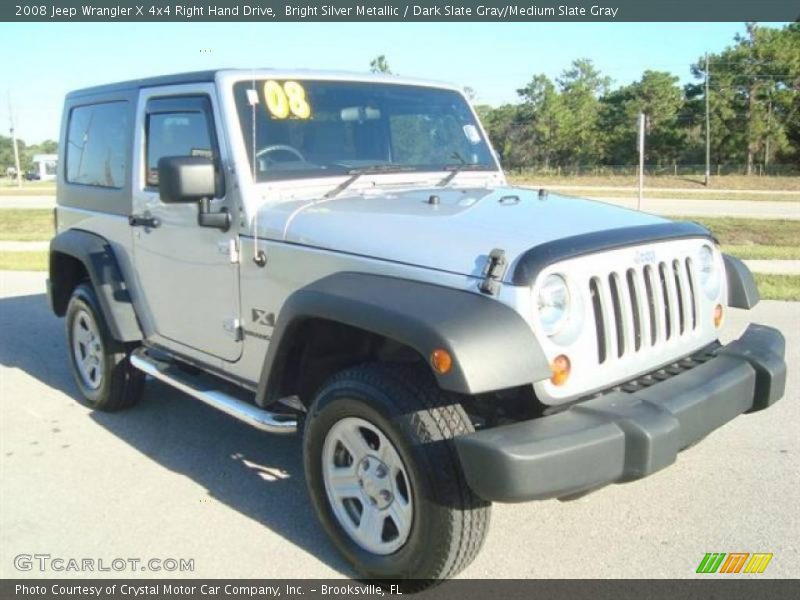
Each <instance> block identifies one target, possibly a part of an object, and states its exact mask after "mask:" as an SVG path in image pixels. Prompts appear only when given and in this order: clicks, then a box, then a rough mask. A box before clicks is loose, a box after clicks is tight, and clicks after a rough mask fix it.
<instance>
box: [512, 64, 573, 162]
mask: <svg viewBox="0 0 800 600" xmlns="http://www.w3.org/2000/svg"><path fill="white" fill-rule="evenodd" d="M517 94H519V96H520V97H522V101H523V103H522V106H521V107H520V110H519V114H518V121H519V122H520V125H521V126H522V129H523V131H524V134H525V137H524V142H523V145H525V146H528V147H527V148H525V149H524V150H525V154H526V156H527V157H528V158H529V159H530V161H532V162H533V163H535V164H538V165H541V166H542V167H543V168H545V169H549V168H550V164H551V161H553V159H554V158H555V157H556V156H557V154H558V153H559V151H560V150H562V148H563V147H565V146H566V145H567V144H566V142H565V140H563V139H562V129H563V122H564V120H565V118H566V117H565V112H564V104H563V101H562V98H561V97H560V96H559V94H558V92H557V91H556V86H555V85H554V84H553V82H552V81H550V79H549V78H548V77H547V76H546V75H536V76H535V77H534V78H533V79H531V81H530V83H529V84H528V85H527V86H525V87H524V88H521V89H518V90H517Z"/></svg>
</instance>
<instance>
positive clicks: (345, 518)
mask: <svg viewBox="0 0 800 600" xmlns="http://www.w3.org/2000/svg"><path fill="white" fill-rule="evenodd" d="M471 431H473V428H472V423H471V422H470V420H469V418H468V417H467V415H466V413H465V412H464V409H463V408H462V407H461V405H460V404H459V403H458V402H457V401H454V400H452V399H449V398H448V397H447V396H445V395H444V394H443V393H442V392H441V391H440V390H439V389H438V387H437V386H436V383H435V381H434V380H433V378H432V376H431V375H430V374H429V373H428V372H426V371H424V370H412V369H409V368H405V367H390V366H384V365H368V366H361V367H355V368H352V369H348V370H346V371H343V372H342V373H339V374H338V375H336V376H334V377H333V378H332V379H331V380H330V381H329V382H328V383H327V384H326V385H324V386H323V388H322V389H321V391H320V392H319V393H318V395H317V397H316V399H315V401H314V404H313V406H312V407H311V409H310V411H309V416H308V419H307V421H306V428H305V440H304V462H305V469H306V481H307V483H308V487H309V492H310V494H311V498H312V501H313V503H314V507H315V509H316V511H317V514H318V515H319V517H320V520H321V522H322V525H323V526H324V528H325V529H326V531H327V532H328V534H329V535H330V536H331V538H332V540H333V542H334V543H335V545H336V546H337V547H338V549H339V550H340V551H341V552H342V553H343V554H344V556H345V558H346V559H347V560H348V561H349V562H350V563H351V564H352V565H353V566H354V568H355V569H356V570H357V571H358V572H359V573H361V574H363V575H364V576H366V577H371V578H378V579H386V580H389V579H410V580H419V582H418V585H419V584H421V585H426V584H427V583H431V582H434V581H436V580H439V579H443V578H447V577H452V576H453V575H455V574H456V573H458V572H459V571H461V570H462V569H463V568H464V567H466V566H467V565H468V564H469V563H470V562H472V560H473V559H474V558H475V556H476V555H477V554H478V551H479V550H480V548H481V546H482V544H483V540H484V538H485V535H486V531H487V529H488V524H489V503H488V502H486V501H484V500H482V499H480V498H478V497H477V496H476V495H475V494H474V493H473V492H472V490H471V489H470V488H469V487H468V485H467V483H466V480H465V478H464V473H463V471H462V469H461V463H460V461H459V458H458V455H457V453H456V449H455V446H454V444H453V441H452V440H453V438H454V437H455V436H457V435H460V434H464V433H469V432H471Z"/></svg>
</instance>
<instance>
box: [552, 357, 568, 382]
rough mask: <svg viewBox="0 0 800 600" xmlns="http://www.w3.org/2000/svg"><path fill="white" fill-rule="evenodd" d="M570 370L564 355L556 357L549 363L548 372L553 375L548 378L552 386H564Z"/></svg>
mask: <svg viewBox="0 0 800 600" xmlns="http://www.w3.org/2000/svg"><path fill="white" fill-rule="evenodd" d="M570 369H571V365H570V362H569V358H568V357H567V355H566V354H559V355H558V356H556V357H555V358H554V359H553V362H551V363H550V371H552V373H553V376H552V377H550V381H551V382H552V384H553V385H564V384H565V383H566V382H567V379H568V378H569V372H570Z"/></svg>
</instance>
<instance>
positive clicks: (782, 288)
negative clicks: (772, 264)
mask: <svg viewBox="0 0 800 600" xmlns="http://www.w3.org/2000/svg"><path fill="white" fill-rule="evenodd" d="M755 276H756V282H757V283H758V291H759V292H760V293H761V297H762V298H763V299H765V300H794V301H797V300H800V275H765V274H762V273H756V274H755Z"/></svg>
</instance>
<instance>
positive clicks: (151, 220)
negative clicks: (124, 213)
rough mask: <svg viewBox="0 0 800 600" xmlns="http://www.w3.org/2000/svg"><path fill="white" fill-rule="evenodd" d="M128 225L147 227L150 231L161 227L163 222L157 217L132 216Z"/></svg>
mask: <svg viewBox="0 0 800 600" xmlns="http://www.w3.org/2000/svg"><path fill="white" fill-rule="evenodd" d="M128 225H130V226H131V227H147V228H148V229H155V228H156V227H158V226H159V225H161V221H160V220H159V219H157V218H156V217H145V216H144V215H130V216H129V217H128Z"/></svg>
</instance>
